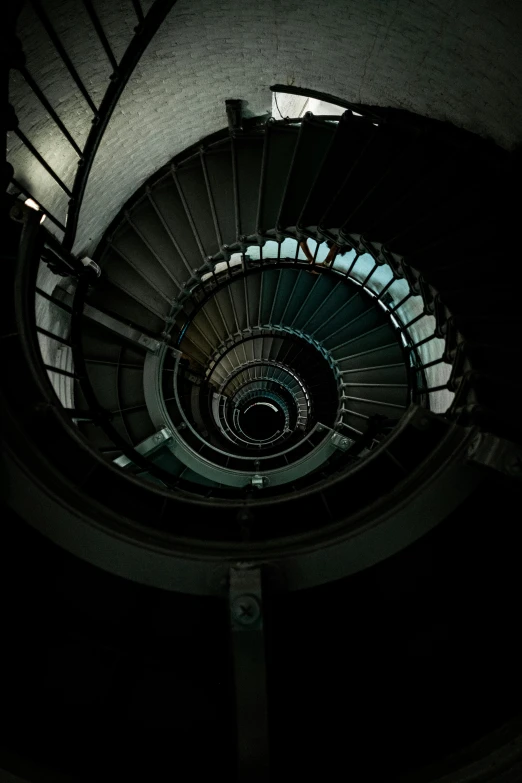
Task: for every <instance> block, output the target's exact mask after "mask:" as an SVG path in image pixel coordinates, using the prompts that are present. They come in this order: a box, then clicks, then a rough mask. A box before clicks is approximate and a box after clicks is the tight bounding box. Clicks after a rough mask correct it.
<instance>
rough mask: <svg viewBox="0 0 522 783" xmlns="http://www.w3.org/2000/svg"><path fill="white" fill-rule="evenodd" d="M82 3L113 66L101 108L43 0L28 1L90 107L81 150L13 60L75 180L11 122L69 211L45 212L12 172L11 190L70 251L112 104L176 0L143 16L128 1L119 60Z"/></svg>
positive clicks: (159, 2) (87, 2) (89, 6)
mask: <svg viewBox="0 0 522 783" xmlns="http://www.w3.org/2000/svg"><path fill="white" fill-rule="evenodd" d="M83 2H84V6H85V9H86V11H87V13H88V16H89V18H90V20H91V23H92V25H93V28H94V31H95V34H96V36H97V37H98V39H99V41H100V43H101V45H102V47H103V49H104V51H105V54H106V56H107V59H108V60H109V63H110V66H111V68H112V69H113V73H112V74H111V77H110V80H109V84H108V86H107V89H106V90H105V94H104V96H103V98H102V100H101V102H100V104H99V106H96V104H95V103H94V101H93V99H92V97H91V95H90V93H89V90H88V88H87V86H86V85H85V83H84V82H83V81H82V79H81V77H80V75H79V73H78V71H77V69H76V67H75V65H74V63H73V61H72V59H71V57H70V56H69V54H68V52H67V50H66V47H65V46H64V44H63V42H62V40H61V38H60V36H59V34H58V32H57V30H56V28H55V26H54V25H53V23H52V20H51V19H50V17H49V15H48V14H47V11H46V9H45V8H44V6H43V4H42V3H41V0H31V5H32V7H33V9H34V12H35V14H36V15H37V17H38V19H39V21H40V22H41V24H42V26H43V28H44V29H45V31H46V33H47V35H48V36H49V38H50V40H51V42H52V44H53V46H54V48H55V50H56V52H57V53H58V55H59V56H60V58H61V60H62V62H63V63H64V65H65V67H66V69H67V71H68V72H69V74H70V76H71V78H72V80H73V81H74V83H75V84H76V87H77V89H78V91H79V93H80V94H81V95H82V96H83V98H84V100H85V102H86V104H87V106H88V107H89V110H90V111H91V113H92V124H91V129H90V131H89V134H88V136H87V140H86V142H85V144H84V146H83V148H81V147H80V146H79V145H78V144H77V143H76V141H75V140H74V138H73V135H72V133H71V132H70V131H69V129H68V128H67V127H66V125H65V123H64V122H63V121H62V120H61V118H60V116H59V115H58V113H57V111H56V110H55V108H54V107H53V106H52V104H51V103H50V101H49V100H48V99H47V97H46V95H45V92H44V90H42V89H41V87H40V86H39V85H38V82H37V80H35V78H34V76H33V75H32V74H31V73H30V72H29V70H28V69H27V67H26V64H25V58H24V57H23V55H21V56H20V58H19V59H18V62H16V63H15V64H14V65H15V67H16V68H17V70H18V71H19V73H20V75H21V76H22V78H23V79H24V81H25V82H26V84H27V86H28V87H29V89H30V90H31V92H32V93H33V94H34V95H35V97H36V98H37V100H38V101H39V102H40V104H41V105H42V106H43V108H44V109H45V111H46V112H47V113H48V114H49V117H50V119H51V121H52V122H53V123H54V124H55V125H56V127H57V128H58V129H59V130H60V132H61V133H62V134H63V136H64V138H65V139H66V140H67V142H68V143H69V145H70V146H71V147H72V149H73V150H74V152H75V153H76V155H77V156H78V170H77V173H76V175H75V178H74V184H73V186H72V188H71V189H69V188H68V187H67V185H65V183H64V182H63V181H62V179H61V178H60V177H59V176H58V174H57V173H56V171H55V170H54V169H53V167H52V166H51V165H50V164H49V163H48V161H47V160H46V159H45V157H44V156H43V155H42V154H41V153H40V152H39V151H38V149H37V148H36V146H35V145H34V144H33V142H32V141H31V139H30V138H29V136H28V135H27V134H26V132H25V131H23V130H22V129H21V128H20V127H18V125H17V124H15V127H14V129H13V131H14V133H15V134H16V136H17V137H18V138H19V140H20V141H21V143H22V144H23V145H24V146H25V147H26V149H27V150H28V151H29V152H30V154H31V155H32V156H33V157H34V158H35V159H36V160H37V161H38V163H39V164H40V166H42V168H43V169H44V170H45V171H46V172H47V173H48V174H49V176H51V177H52V178H53V180H54V181H55V182H56V183H57V185H58V186H59V187H60V188H61V190H63V191H64V192H65V193H66V195H67V196H68V197H69V203H68V208H67V215H66V216H65V217H64V219H63V220H60V219H58V218H57V217H56V216H55V215H53V214H52V213H51V212H50V211H49V210H48V208H47V207H46V206H45V205H44V204H42V203H41V202H40V201H39V200H37V199H36V198H35V196H34V195H33V194H32V193H31V192H30V190H29V189H28V187H26V186H25V185H24V184H22V183H20V182H19V181H18V179H16V178H15V177H14V176H13V177H12V179H11V185H12V188H14V189H15V190H16V191H18V192H19V193H21V194H23V195H24V196H26V197H27V198H31V199H32V200H33V201H34V202H35V203H37V204H38V205H39V207H40V209H41V210H42V212H43V214H45V216H46V217H48V218H49V220H50V221H51V222H52V223H53V224H54V225H55V226H56V227H57V228H58V229H60V231H63V240H62V241H63V246H64V248H65V249H66V250H71V249H72V247H73V244H74V240H75V236H76V230H77V226H78V218H79V214H80V209H81V205H82V201H83V197H84V194H85V188H86V185H87V180H88V178H89V174H90V171H91V169H92V165H93V162H94V158H95V156H96V153H97V151H98V149H99V146H100V143H101V141H102V138H103V135H104V133H105V131H106V129H107V126H108V124H109V121H110V119H111V117H112V114H113V112H114V109H115V108H116V105H117V103H118V101H119V99H120V96H121V94H122V92H123V90H124V89H125V86H126V85H127V83H128V81H129V79H130V77H131V76H132V74H133V72H134V69H135V68H136V65H137V64H138V62H139V61H140V58H141V56H142V55H143V53H144V51H145V49H146V48H147V46H148V45H149V43H150V41H151V40H152V38H153V36H154V34H155V33H156V32H157V30H158V29H159V27H160V25H161V24H162V22H163V21H164V19H165V17H166V16H167V14H168V13H169V11H170V10H171V9H172V8H173V6H174V5H175V3H176V0H154V3H153V5H152V6H151V7H150V9H149V10H148V12H147V13H146V14H144V13H143V9H142V7H141V4H140V2H139V0H132V5H133V8H134V11H135V13H136V19H137V26H136V27H135V29H134V35H133V36H132V38H131V39H130V42H129V44H128V46H127V48H126V50H125V52H124V54H123V56H122V57H121V59H120V61H119V62H117V60H116V57H115V54H114V52H113V50H112V48H111V46H110V44H109V41H108V40H107V36H106V34H105V31H104V29H103V25H102V23H101V21H100V18H99V16H98V14H97V12H96V8H95V6H94V4H93V3H92V2H91V0H83Z"/></svg>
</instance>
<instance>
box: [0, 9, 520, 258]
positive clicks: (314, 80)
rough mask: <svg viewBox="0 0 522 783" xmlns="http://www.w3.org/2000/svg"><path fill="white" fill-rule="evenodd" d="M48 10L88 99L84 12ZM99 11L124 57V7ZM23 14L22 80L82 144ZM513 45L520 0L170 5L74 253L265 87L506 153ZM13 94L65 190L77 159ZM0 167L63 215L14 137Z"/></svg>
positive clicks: (64, 79)
mask: <svg viewBox="0 0 522 783" xmlns="http://www.w3.org/2000/svg"><path fill="white" fill-rule="evenodd" d="M77 5H78V8H77ZM46 7H48V8H49V13H50V15H51V16H52V18H53V20H55V22H56V25H57V28H58V29H59V30H60V31H61V32H62V34H64V35H65V36H66V43H67V47H68V51H69V53H70V54H71V56H72V58H73V60H74V62H75V63H76V64H77V66H78V69H79V71H80V72H81V74H82V76H83V78H85V79H86V80H87V81H88V83H89V89H90V90H91V92H92V94H93V97H95V98H96V100H99V98H100V96H101V95H102V91H103V89H104V85H105V84H106V82H107V78H108V75H109V73H110V68H109V66H108V63H107V60H106V58H105V55H104V53H103V50H101V48H100V46H99V43H98V42H97V41H96V38H95V35H94V32H93V30H92V29H91V28H90V26H89V23H88V20H86V19H85V17H84V16H82V15H81V12H80V10H79V9H80V8H81V4H79V3H78V4H77V2H76V0H47V2H46ZM97 7H98V8H99V9H100V12H101V15H102V19H103V22H104V25H105V28H106V31H107V35H108V37H109V39H110V40H111V43H113V45H114V46H115V48H116V50H117V52H118V53H121V51H123V49H124V46H125V40H126V38H127V37H128V36H130V34H131V32H132V26H133V24H134V20H133V19H132V16H129V14H131V13H132V9H131V3H130V2H123V1H121V2H114V3H113V2H111V3H109V2H108V1H104V0H98V3H97ZM129 9H131V10H129ZM30 13H31V12H30V9H28V10H27V11H26V12H24V15H22V17H21V19H20V36H21V38H22V40H23V43H24V47H25V49H26V50H27V51H28V54H29V60H30V62H31V63H32V64H33V65H32V70H36V71H37V73H35V76H38V80H39V82H40V84H41V86H42V87H43V88H45V90H46V92H47V94H48V95H49V97H50V98H52V100H53V104H54V102H55V101H58V104H59V106H60V116H61V117H62V118H63V119H64V121H65V122H66V123H67V125H68V126H69V127H71V129H72V130H74V135H75V138H77V139H78V141H79V142H81V141H83V139H84V138H85V134H86V133H87V131H88V128H89V124H90V118H89V113H88V112H87V111H86V106H85V101H84V100H83V99H82V98H81V97H78V95H77V90H76V88H75V87H74V84H72V83H71V80H70V77H68V75H67V74H66V73H65V71H64V69H63V67H62V66H61V65H60V63H59V62H58V61H57V58H56V56H55V54H54V53H53V51H52V47H51V46H50V44H49V42H48V41H46V40H45V36H43V35H42V33H41V30H40V29H39V28H38V25H37V24H35V23H34V22H33V21H32V20H31V17H30ZM521 44H522V9H521V8H520V6H519V3H518V2H517V0H460V1H459V2H455V0H437V1H435V2H433V1H431V0H430V1H429V0H394V1H392V0H351V1H350V0H330V2H324V3H317V2H315V0H314V2H312V0H299V2H297V0H258V1H257V2H254V0H178V3H177V4H176V5H175V7H174V9H173V11H172V12H171V14H170V15H169V17H168V18H167V20H166V21H165V23H164V25H163V26H162V28H161V29H160V30H159V32H158V34H157V35H156V37H155V39H154V40H153V41H152V43H151V44H150V46H149V48H148V50H147V52H146V53H145V55H144V57H143V59H142V61H141V63H140V65H139V67H138V68H137V69H136V72H135V74H134V77H133V78H132V79H131V81H130V83H129V84H128V86H127V88H126V90H125V92H124V94H123V96H122V99H121V101H120V104H119V106H118V108H117V110H116V111H115V114H114V116H113V118H112V120H111V123H110V125H109V128H108V130H107V133H106V135H105V138H104V140H103V142H102V145H101V147H100V150H99V152H98V156H97V159H96V162H95V165H94V167H93V170H92V174H91V178H90V182H89V185H88V187H87V191H86V194H85V200H84V205H83V208H82V212H81V216H80V226H79V232H78V238H77V243H76V250H89V251H90V252H92V248H93V246H94V245H95V244H96V242H97V240H98V239H99V237H100V235H101V233H102V232H103V230H104V228H105V227H106V226H107V224H108V223H109V222H110V220H111V219H112V218H113V217H114V215H115V214H116V213H117V211H118V210H119V209H120V207H121V206H122V204H123V203H124V202H125V201H126V199H127V198H128V197H129V196H130V195H131V194H132V193H133V192H134V190H135V189H136V188H137V187H138V186H139V185H140V184H141V183H142V182H143V181H145V180H146V179H147V178H148V177H149V176H150V175H151V174H152V173H153V172H154V171H155V170H156V169H158V168H159V167H160V166H162V165H163V164H164V163H166V162H167V161H168V160H169V159H170V158H171V157H172V156H173V155H175V154H176V153H178V152H180V151H181V150H183V149H184V148H185V147H187V146H188V145H190V144H192V143H194V142H195V141H197V140H198V139H199V138H201V137H203V136H205V135H207V134H209V133H212V132H213V131H216V130H218V129H219V128H222V127H224V125H225V124H226V118H225V112H224V101H225V99H226V98H242V99H243V100H245V101H246V102H247V110H248V111H249V113H250V114H263V113H264V112H266V111H268V110H270V108H271V93H270V91H269V86H270V85H271V84H275V83H283V84H294V85H298V86H302V87H307V88H311V89H315V90H320V91H323V92H327V93H330V94H332V95H337V96H338V97H340V98H344V99H346V100H350V101H354V102H361V103H367V104H374V105H379V106H395V107H400V108H404V109H408V110H410V111H413V112H417V113H419V114H423V115H427V116H431V117H435V118H437V119H442V120H449V121H451V122H454V123H455V124H456V125H459V126H461V127H464V128H467V129H470V130H473V131H475V132H477V133H479V134H481V135H483V136H486V137H490V138H493V139H495V140H496V141H497V142H498V143H499V144H501V145H502V146H504V147H507V148H513V147H514V146H516V145H517V144H518V143H519V142H520V140H521V135H522V131H521V130H520V129H521V127H522V123H521V114H522V108H521V101H520V100H519V97H520V84H521V83H522V60H521V58H520V57H519V48H520V45H521ZM13 85H14V87H13V90H14V91H13V102H14V103H15V105H17V109H18V115H19V117H20V124H21V127H22V128H23V130H25V132H26V133H27V135H28V136H29V137H30V138H31V139H32V140H33V142H34V143H35V144H36V145H37V146H38V148H39V149H40V150H41V151H42V153H43V154H45V155H46V156H48V158H49V160H51V161H52V162H53V163H55V164H57V165H58V168H59V170H60V172H61V173H62V175H63V176H64V178H65V179H66V181H67V183H68V184H70V183H71V182H72V178H73V176H74V171H75V167H76V160H77V159H76V156H75V155H74V153H72V150H71V149H70V147H69V145H68V144H67V142H65V141H64V140H63V137H62V136H61V134H60V133H59V131H57V130H56V129H55V128H54V126H53V124H52V123H51V122H50V120H49V119H48V118H47V117H46V116H45V113H44V112H42V110H41V107H39V106H38V104H37V103H36V102H35V101H34V99H33V98H32V96H31V95H30V94H28V93H27V90H24V89H23V86H22V85H21V84H20V79H19V77H14V78H13ZM17 101H18V103H17ZM20 104H21V108H20ZM10 159H11V160H12V162H13V165H14V166H15V169H16V171H17V176H18V177H19V178H20V179H22V180H23V181H24V182H26V183H27V184H32V185H33V186H34V187H35V189H37V191H38V192H37V193H35V195H36V196H37V197H39V198H41V200H42V201H44V202H45V203H46V204H47V205H48V206H49V208H50V209H54V210H55V211H56V212H57V213H58V215H57V216H58V217H60V218H62V219H63V217H64V210H65V208H66V202H67V198H66V197H65V196H64V194H62V193H61V192H60V191H59V189H58V188H57V186H55V185H54V183H53V182H52V180H51V181H49V177H48V175H46V174H45V173H42V171H41V167H39V165H38V164H35V163H34V161H32V160H31V159H30V156H28V155H27V154H26V153H25V151H23V150H20V149H18V145H17V143H16V141H13V140H11V141H10Z"/></svg>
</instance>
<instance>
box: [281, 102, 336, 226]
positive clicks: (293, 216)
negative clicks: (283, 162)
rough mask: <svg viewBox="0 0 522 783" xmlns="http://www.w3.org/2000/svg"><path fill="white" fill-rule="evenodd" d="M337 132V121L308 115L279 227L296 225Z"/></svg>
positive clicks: (297, 147)
mask: <svg viewBox="0 0 522 783" xmlns="http://www.w3.org/2000/svg"><path fill="white" fill-rule="evenodd" d="M336 131H337V126H336V125H334V124H333V123H327V122H324V121H321V120H318V119H316V118H313V117H308V116H306V115H305V117H304V119H303V121H302V123H301V129H300V132H299V138H298V140H297V145H296V148H295V154H294V158H293V161H292V167H291V169H290V171H289V174H288V179H287V182H286V187H285V192H284V197H283V200H282V203H281V207H280V210H279V215H278V217H277V221H276V222H277V225H278V227H279V228H281V229H283V230H284V229H288V228H289V227H290V226H296V224H297V222H298V220H299V216H300V214H301V212H302V210H303V207H304V204H305V200H306V197H307V195H308V193H309V192H310V189H311V188H312V186H313V184H314V182H315V180H316V178H317V176H318V174H319V172H320V171H321V167H322V164H323V161H324V159H325V157H326V154H327V152H328V149H329V148H330V145H331V144H332V140H333V138H334V136H335V133H336Z"/></svg>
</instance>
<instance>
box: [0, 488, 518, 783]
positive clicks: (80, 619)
mask: <svg viewBox="0 0 522 783" xmlns="http://www.w3.org/2000/svg"><path fill="white" fill-rule="evenodd" d="M519 509H520V494H517V491H516V490H515V488H514V487H512V486H511V485H509V484H507V483H506V484H504V483H503V482H502V481H500V482H493V483H491V482H486V483H484V484H483V485H482V487H481V490H480V492H479V493H478V494H477V495H476V496H475V497H473V498H471V499H470V500H469V501H468V502H467V503H466V505H465V506H463V507H462V508H461V509H460V510H459V512H458V513H457V514H455V515H454V516H453V517H452V518H450V519H448V520H446V522H445V523H444V524H443V525H441V526H439V528H437V529H436V530H435V531H433V532H432V533H430V534H429V535H428V536H426V537H425V538H424V539H422V540H421V541H420V542H418V543H416V544H414V545H413V546H411V547H409V548H408V549H407V550H405V551H404V552H403V553H401V554H399V555H397V556H395V557H394V558H392V559H390V560H388V561H387V562H385V563H383V564H381V565H379V566H376V567H374V568H372V569H370V570H368V571H366V572H363V573H361V574H359V575H356V576H354V577H350V578H349V579H346V580H344V581H342V582H338V583H335V584H330V585H327V586H325V587H321V588H318V589H314V590H310V591H305V592H302V593H298V594H290V595H285V596H283V597H281V596H278V597H277V598H270V597H267V598H266V610H267V611H266V626H267V642H268V664H269V671H268V674H269V697H270V710H271V711H270V717H271V734H272V739H271V741H272V753H271V756H272V768H273V774H272V778H271V779H273V780H282V779H288V780H290V779H292V780H296V779H299V778H301V777H304V775H305V774H306V776H307V778H308V777H309V776H310V773H312V774H315V775H321V777H322V779H326V778H325V777H324V776H325V775H328V774H329V771H330V772H331V776H332V779H333V777H334V776H335V777H337V776H338V775H339V773H340V774H341V775H342V777H343V778H345V779H349V780H350V781H354V782H355V781H356V782H357V783H362V782H363V781H364V782H366V781H368V783H369V782H370V781H372V782H373V781H376V780H378V781H380V782H381V783H391V782H392V781H397V780H399V779H401V778H402V777H403V776H404V775H406V774H407V773H408V772H410V771H412V770H414V769H415V768H417V767H419V766H424V765H426V764H431V763H434V762H438V761H440V760H441V759H442V758H443V757H444V756H445V755H447V754H448V753H452V752H454V751H456V750H459V749H460V748H462V747H463V746H464V745H465V744H467V743H469V742H472V741H474V740H475V739H477V738H478V737H480V736H482V735H484V734H485V733H487V732H488V731H489V730H491V729H494V728H496V727H497V726H499V725H501V724H502V723H503V722H504V721H505V720H506V719H507V718H509V717H511V716H514V715H515V714H516V712H517V707H518V705H519V704H520V696H521V695H522V694H521V685H522V683H521V674H520V666H519V661H520V659H521V656H522V636H521V635H520V633H519V628H518V626H519V604H520V592H521V591H520V586H521V581H522V573H521V570H520V567H519V554H518V539H519V530H518V528H519V525H520V510H519ZM2 524H3V532H2V535H3V546H2V550H1V578H2V582H3V584H2V587H3V601H2V620H3V629H2V630H3V633H2V639H3V644H2V653H1V656H2V663H3V666H2V674H1V677H2V682H1V683H0V690H1V693H2V697H1V703H2V719H1V721H2V727H1V728H2V730H1V734H0V737H1V745H2V748H3V754H4V759H5V761H4V765H5V767H7V768H11V769H13V770H17V771H18V773H19V774H21V775H22V773H24V774H26V775H27V777H28V778H29V779H31V780H32V778H31V777H30V775H31V774H33V772H34V769H33V765H37V767H38V769H40V770H41V769H42V768H44V769H47V771H48V775H47V777H40V778H37V779H38V780H40V779H41V780H49V781H53V783H60V781H62V779H63V781H69V780H75V781H76V780H78V781H89V782H90V783H91V782H92V783H98V781H111V783H119V781H122V782H123V781H125V782H126V783H132V781H140V783H144V782H145V781H147V783H148V782H149V781H154V783H156V782H157V781H163V780H173V779H176V776H177V773H179V772H180V770H181V769H185V770H187V768H188V769H189V770H190V772H189V774H190V775H191V777H192V779H195V780H198V779H201V776H202V775H203V774H205V775H206V774H209V773H210V774H213V775H214V776H215V775H216V774H218V775H220V776H221V775H227V776H229V778H230V779H232V780H233V779H234V776H235V747H234V745H235V727H234V717H233V697H232V675H231V670H230V655H229V636H228V615H227V606H226V604H225V603H224V602H223V603H222V602H219V601H217V600H210V599H198V598H193V597H190V596H181V595H176V594H168V593H162V592H161V591H159V590H155V589H153V588H144V587H141V586H139V585H137V584H134V583H129V582H125V581H124V580H121V579H119V578H117V577H114V576H111V575H110V574H106V573H104V572H102V571H99V570H97V569H95V568H93V567H92V566H89V565H87V564H86V563H84V562H82V561H80V560H77V559H75V558H74V557H72V556H71V555H69V554H67V553H65V552H62V551H61V550H59V549H57V548H56V547H55V546H54V545H53V544H51V543H50V542H48V541H46V540H45V539H43V538H41V537H40V535H39V534H37V533H36V532H34V531H32V530H31V529H29V528H27V527H26V526H25V525H24V524H23V523H21V522H19V521H17V520H14V519H11V518H9V517H7V516H4V519H3V523H2ZM186 774H187V773H186V772H184V773H183V776H184V777H185V776H186Z"/></svg>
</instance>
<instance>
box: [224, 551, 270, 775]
mask: <svg viewBox="0 0 522 783" xmlns="http://www.w3.org/2000/svg"><path fill="white" fill-rule="evenodd" d="M261 576H262V575H261V569H260V568H256V567H254V566H251V565H250V564H247V563H245V564H238V565H237V566H235V567H233V568H231V569H230V595H229V605H230V623H231V630H232V655H233V664H234V679H235V690H236V723H237V759H238V780H239V781H240V782H242V781H245V782H246V781H248V783H267V782H268V780H269V758H268V752H269V748H268V708H267V691H266V662H265V638H264V632H263V602H262V585H261Z"/></svg>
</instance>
